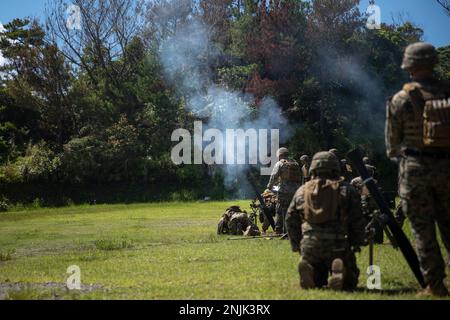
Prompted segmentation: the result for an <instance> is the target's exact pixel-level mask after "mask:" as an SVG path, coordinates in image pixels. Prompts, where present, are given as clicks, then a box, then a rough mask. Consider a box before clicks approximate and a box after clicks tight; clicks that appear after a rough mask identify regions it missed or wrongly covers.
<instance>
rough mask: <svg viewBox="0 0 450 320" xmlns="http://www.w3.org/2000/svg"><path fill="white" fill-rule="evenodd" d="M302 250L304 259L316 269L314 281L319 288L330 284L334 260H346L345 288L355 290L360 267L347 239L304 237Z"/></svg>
mask: <svg viewBox="0 0 450 320" xmlns="http://www.w3.org/2000/svg"><path fill="white" fill-rule="evenodd" d="M300 251H301V256H302V258H301V259H302V261H304V262H307V263H309V264H310V265H311V266H312V267H313V269H314V283H315V286H316V287H317V288H322V287H324V286H326V285H327V284H328V277H329V275H330V272H331V265H332V263H333V260H335V259H342V261H343V262H344V267H345V273H344V287H343V288H344V290H354V289H355V288H356V286H357V285H358V278H359V269H358V266H357V264H356V256H355V254H354V252H353V251H351V250H350V246H349V244H348V242H347V240H336V239H332V240H331V239H330V240H328V239H327V240H324V239H320V240H319V239H314V238H307V237H304V238H303V239H302V241H301V245H300Z"/></svg>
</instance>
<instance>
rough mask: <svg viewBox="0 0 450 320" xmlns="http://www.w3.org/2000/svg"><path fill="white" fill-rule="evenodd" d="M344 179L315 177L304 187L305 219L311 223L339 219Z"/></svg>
mask: <svg viewBox="0 0 450 320" xmlns="http://www.w3.org/2000/svg"><path fill="white" fill-rule="evenodd" d="M341 182H342V180H326V179H314V180H311V181H308V182H307V183H306V184H305V186H304V187H303V188H304V219H305V221H306V222H308V223H310V224H322V223H326V222H330V221H337V220H339V209H340V202H341V192H340V186H341Z"/></svg>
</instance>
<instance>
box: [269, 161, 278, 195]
mask: <svg viewBox="0 0 450 320" xmlns="http://www.w3.org/2000/svg"><path fill="white" fill-rule="evenodd" d="M279 177H280V162H277V164H275V167H274V168H273V171H272V175H271V176H270V180H269V183H268V184H267V189H269V190H272V188H273V187H274V186H275V184H276V183H277V182H278V178H279Z"/></svg>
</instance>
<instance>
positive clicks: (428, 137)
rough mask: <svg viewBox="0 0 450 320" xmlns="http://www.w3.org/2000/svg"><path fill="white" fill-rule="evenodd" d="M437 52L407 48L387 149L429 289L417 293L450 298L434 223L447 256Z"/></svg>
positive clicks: (446, 155)
mask: <svg viewBox="0 0 450 320" xmlns="http://www.w3.org/2000/svg"><path fill="white" fill-rule="evenodd" d="M437 63H438V53H437V51H436V49H435V48H434V47H433V46H432V45H430V44H427V43H423V42H419V43H414V44H412V45H410V46H408V47H407V48H406V50H405V56H404V60H403V64H402V69H404V70H406V71H408V73H409V74H410V76H411V80H412V81H411V82H410V83H407V84H406V85H404V87H403V90H401V91H400V92H398V93H397V94H396V95H395V96H394V97H393V98H391V99H390V100H389V102H388V105H387V120H386V148H387V155H388V157H389V158H391V159H393V160H394V161H396V162H398V163H399V193H400V197H401V200H402V207H403V211H404V213H405V215H406V216H407V217H408V218H409V221H410V224H411V227H412V230H413V233H414V236H415V238H416V247H417V251H418V256H419V261H420V267H421V270H422V273H423V275H424V278H425V282H426V284H427V287H426V289H425V290H423V291H422V292H420V294H421V295H434V296H448V294H449V292H448V290H447V288H446V287H445V285H444V281H443V280H444V278H445V262H444V259H443V257H442V254H441V250H440V248H439V243H438V240H437V235H436V224H437V225H438V228H439V230H440V233H441V238H442V242H443V243H444V246H445V248H446V250H447V252H450V170H449V168H450V101H449V97H450V86H449V84H446V83H444V82H442V81H439V80H437V79H436V77H435V75H434V67H435V66H436V65H437Z"/></svg>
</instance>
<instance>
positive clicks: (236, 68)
mask: <svg viewBox="0 0 450 320" xmlns="http://www.w3.org/2000/svg"><path fill="white" fill-rule="evenodd" d="M76 4H77V5H78V6H80V8H82V10H81V13H82V21H83V24H82V29H81V30H79V32H73V31H72V30H70V29H68V28H67V26H66V24H65V18H64V14H65V7H64V1H63V0H58V1H55V2H54V4H53V6H52V7H51V8H50V14H49V16H48V19H47V20H46V22H45V25H42V24H41V23H39V21H34V20H30V19H14V20H13V21H11V22H10V23H7V24H5V25H4V27H5V32H4V33H2V35H1V37H0V50H1V51H2V54H3V56H4V57H5V58H6V59H7V63H6V64H5V65H3V66H0V74H1V75H2V76H1V77H0V182H1V183H2V185H1V186H0V187H1V189H2V190H0V193H1V192H3V193H5V192H6V191H5V190H22V192H23V196H22V198H23V199H17V197H18V196H17V195H14V197H11V196H10V195H9V194H8V197H9V198H11V199H12V198H14V200H11V202H12V203H15V202H23V203H31V202H32V201H33V200H34V199H36V198H40V199H43V198H45V199H43V203H54V201H53V200H52V201H49V200H50V199H49V196H48V195H43V194H42V192H41V191H39V192H36V190H37V189H42V185H51V186H52V188H50V189H52V190H53V188H54V189H56V190H59V192H57V197H59V198H60V199H59V201H57V202H58V203H67V202H68V201H69V200H68V199H69V198H70V199H76V200H73V201H75V202H79V201H82V199H84V200H85V201H92V199H93V198H95V197H96V196H94V194H97V195H99V194H100V193H101V192H100V191H99V190H98V188H104V191H105V192H106V190H108V188H107V187H106V186H108V185H113V184H116V185H123V186H124V187H123V188H124V189H128V190H135V189H136V188H138V187H141V188H147V189H148V191H147V193H155V192H154V189H158V190H161V192H160V194H161V196H162V195H165V198H172V199H179V200H182V199H194V198H204V197H211V198H214V199H218V198H223V197H227V194H228V193H227V190H226V189H225V187H224V185H223V176H222V175H221V174H218V173H217V172H218V170H216V169H217V168H211V167H208V166H195V167H185V166H174V165H173V164H172V163H171V161H170V151H171V147H172V142H171V141H170V136H171V133H172V132H173V130H174V129H177V128H187V129H189V128H191V127H192V123H193V120H195V118H194V117H193V115H192V114H191V113H190V112H189V109H188V108H186V105H185V97H183V98H182V97H180V96H179V95H177V94H175V92H176V90H175V89H176V88H173V87H172V85H173V84H171V83H168V82H167V81H166V77H165V73H164V72H163V68H162V66H161V61H160V57H159V52H158V47H159V45H160V43H161V41H163V40H164V39H166V38H167V37H169V36H171V35H172V34H173V32H174V31H175V29H176V27H177V26H178V25H183V24H184V23H186V22H187V21H189V20H190V19H192V18H193V17H196V18H199V19H201V20H202V21H203V22H204V23H205V24H206V25H207V26H208V27H209V28H210V31H211V38H212V41H214V46H215V47H217V48H220V54H219V55H217V57H215V58H213V61H211V62H210V69H211V70H210V71H211V74H212V79H214V81H215V82H216V83H217V84H218V85H221V86H224V87H227V88H229V89H232V90H234V91H238V92H242V93H249V94H252V95H253V97H254V101H252V104H251V105H252V108H258V107H259V105H260V102H261V101H262V99H263V98H264V97H267V96H270V97H272V98H274V99H275V100H276V102H277V103H278V105H279V106H280V109H281V110H280V111H281V112H282V113H283V114H284V115H285V116H286V117H287V118H288V119H289V125H290V127H291V128H292V132H293V134H292V135H291V137H290V139H289V140H288V141H286V142H285V144H286V145H287V146H288V147H290V148H291V149H292V150H293V151H294V153H295V154H296V155H298V156H300V155H302V154H305V153H307V154H310V155H311V154H313V153H315V152H316V151H319V150H322V149H330V148H331V147H337V148H339V149H340V150H341V151H342V153H344V152H345V151H346V150H348V149H349V148H351V147H354V146H356V145H359V146H362V147H363V148H364V149H366V150H367V152H368V153H369V154H370V155H371V157H372V158H374V159H377V160H378V162H381V163H378V165H377V166H378V167H379V168H388V167H389V165H388V164H387V159H386V158H385V157H384V156H383V155H384V150H383V128H384V117H385V111H384V106H385V100H386V98H387V97H388V96H390V95H392V94H393V93H394V92H395V91H396V90H398V88H400V87H401V83H402V82H403V81H406V80H407V75H406V74H405V73H404V72H403V71H402V70H401V69H400V63H401V59H402V53H403V50H404V48H405V47H406V46H407V45H408V44H409V43H411V42H415V41H418V40H420V39H421V38H422V36H423V31H422V30H421V29H420V28H418V27H417V26H415V25H414V24H413V23H412V22H408V21H406V22H404V23H401V24H400V23H393V24H390V25H388V24H383V25H382V28H381V29H380V30H368V29H366V28H365V27H364V25H365V16H364V15H363V14H362V13H360V12H359V10H358V6H357V4H358V1H357V0H345V1H332V0H315V1H313V2H310V1H301V0H284V1H281V0H276V1H271V2H269V3H266V2H264V1H250V0H244V1H231V0H214V1H198V2H195V1H191V0H179V1H178V2H174V1H172V0H161V1H152V2H150V3H147V4H145V3H144V2H142V1H140V0H117V1H116V0H115V1H110V0H107V1H99V0H95V1H87V0H77V1H76ZM143 6H144V7H145V10H144V7H143ZM125 21H127V23H124V22H125ZM92 30H97V32H92ZM439 52H440V56H441V65H440V66H439V68H438V69H437V74H438V75H439V77H440V78H442V79H445V80H449V77H450V75H449V65H448V61H449V59H448V58H449V47H444V48H440V49H439ZM211 172H215V173H214V174H211ZM383 173H385V174H389V175H392V170H387V171H386V172H381V175H383ZM392 177H393V178H392V180H393V181H395V174H393V175H392ZM100 186H101V187H100ZM125 186H126V187H125ZM74 187H78V189H77V190H83V189H86V190H89V191H86V192H81V191H76V193H77V194H76V195H74V194H70V195H69V194H68V192H69V191H68V190H71V191H72V192H73V190H75V189H74ZM392 189H394V187H392ZM31 190H34V191H31ZM91 190H96V191H92V192H91ZM130 192H131V191H130ZM155 194H156V193H155ZM111 197H112V196H111ZM116 197H117V199H119V198H120V199H122V197H120V196H119V195H116ZM139 197H140V196H132V195H124V198H126V199H136V198H139ZM19 198H20V197H19ZM140 198H141V199H147V198H148V196H147V195H145V196H142V197H140ZM71 201H72V200H70V201H69V202H71Z"/></svg>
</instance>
